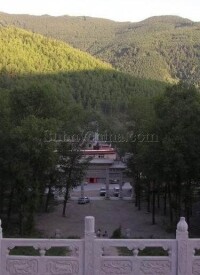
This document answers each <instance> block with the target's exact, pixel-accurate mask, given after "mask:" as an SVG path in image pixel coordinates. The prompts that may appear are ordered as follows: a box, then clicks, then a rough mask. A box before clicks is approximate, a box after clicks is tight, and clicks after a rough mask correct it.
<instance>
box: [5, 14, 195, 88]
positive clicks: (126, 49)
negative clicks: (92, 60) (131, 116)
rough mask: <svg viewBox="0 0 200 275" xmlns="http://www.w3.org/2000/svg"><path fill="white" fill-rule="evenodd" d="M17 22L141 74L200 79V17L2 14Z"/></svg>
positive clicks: (16, 24) (7, 23) (133, 73)
mask: <svg viewBox="0 0 200 275" xmlns="http://www.w3.org/2000/svg"><path fill="white" fill-rule="evenodd" d="M0 23H1V24H2V25H10V24H13V25H15V26H19V27H21V28H25V29H29V30H31V31H33V32H38V33H42V34H44V35H46V36H50V37H54V38H56V39H60V40H63V41H65V42H68V43H70V44H71V45H73V46H74V47H76V48H79V49H81V50H84V51H87V52H89V53H91V54H92V55H94V56H96V57H98V58H100V59H101V60H105V61H106V62H109V63H111V64H112V65H113V66H114V67H115V68H118V69H120V70H121V71H123V72H126V73H130V74H132V75H134V76H139V77H141V78H143V77H144V78H150V79H157V80H161V81H167V82H176V81H178V80H184V81H187V82H190V83H195V84H198V85H199V84H200V80H199V79H200V61H199V56H200V47H199V44H200V23H195V22H192V21H190V20H188V19H184V18H180V17H177V16H158V17H152V18H149V19H146V20H144V21H141V22H138V23H130V22H125V23H119V22H114V21H110V20H105V19H97V18H90V17H70V16H60V17H52V16H48V15H44V16H29V15H8V14H3V13H1V14H0Z"/></svg>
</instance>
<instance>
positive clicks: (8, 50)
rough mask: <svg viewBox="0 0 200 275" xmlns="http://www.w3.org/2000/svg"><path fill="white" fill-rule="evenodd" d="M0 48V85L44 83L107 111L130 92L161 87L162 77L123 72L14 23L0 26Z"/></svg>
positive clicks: (122, 108)
mask: <svg viewBox="0 0 200 275" xmlns="http://www.w3.org/2000/svg"><path fill="white" fill-rule="evenodd" d="M0 50H1V55H0V66H1V67H0V89H1V88H2V89H8V90H10V89H12V88H14V87H16V86H20V87H25V88H26V87H28V86H29V85H31V83H39V84H41V83H44V84H48V85H50V86H51V87H52V88H53V89H54V90H55V93H56V94H58V95H59V96H60V97H62V96H63V95H66V94H67V95H68V99H69V100H72V101H73V102H77V103H79V104H81V105H82V106H83V107H84V108H88V109H91V110H96V111H100V112H101V113H104V114H106V115H112V114H113V113H115V116H116V115H118V114H122V113H125V112H126V111H127V106H128V104H129V102H130V101H131V100H132V99H133V98H134V97H135V96H145V97H147V96H149V97H152V96H153V95H155V94H157V93H160V92H162V91H163V89H164V88H165V85H164V84H163V83H162V82H158V81H148V80H142V79H137V78H134V77H131V76H130V75H125V74H123V73H121V72H118V71H116V70H114V69H113V68H112V67H111V66H110V65H109V64H106V63H104V62H102V61H100V60H97V59H95V58H94V57H92V56H90V55H89V54H87V53H84V52H81V51H80V50H76V49H73V48H72V47H70V46H68V45H66V44H65V43H63V42H59V41H56V40H54V39H50V38H46V37H44V36H42V35H38V34H33V33H31V32H28V31H25V30H21V29H17V28H15V27H1V28H0Z"/></svg>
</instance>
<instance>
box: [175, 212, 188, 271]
mask: <svg viewBox="0 0 200 275" xmlns="http://www.w3.org/2000/svg"><path fill="white" fill-rule="evenodd" d="M176 240H177V242H178V257H177V260H178V262H177V264H178V273H177V274H178V275H188V274H192V270H191V263H190V264H189V261H191V258H190V259H188V248H189V247H188V225H187V223H186V221H185V218H184V217H181V218H180V221H179V223H178V224H177V230H176Z"/></svg>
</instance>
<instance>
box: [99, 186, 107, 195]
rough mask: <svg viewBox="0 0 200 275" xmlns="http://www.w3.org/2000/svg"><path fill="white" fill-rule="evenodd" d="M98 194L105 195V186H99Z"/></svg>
mask: <svg viewBox="0 0 200 275" xmlns="http://www.w3.org/2000/svg"><path fill="white" fill-rule="evenodd" d="M99 195H100V196H105V195H106V188H105V187H101V188H100V191H99Z"/></svg>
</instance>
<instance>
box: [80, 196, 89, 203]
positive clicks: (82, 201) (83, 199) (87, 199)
mask: <svg viewBox="0 0 200 275" xmlns="http://www.w3.org/2000/svg"><path fill="white" fill-rule="evenodd" d="M89 202H90V199H89V198H88V197H80V198H78V204H86V203H89Z"/></svg>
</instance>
